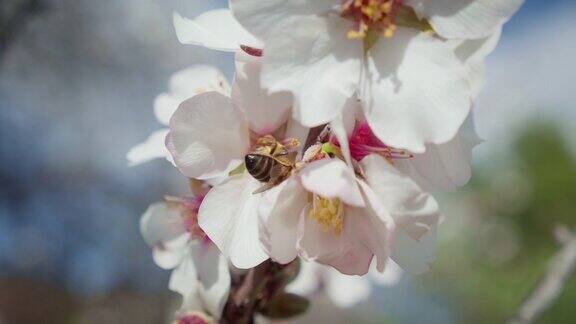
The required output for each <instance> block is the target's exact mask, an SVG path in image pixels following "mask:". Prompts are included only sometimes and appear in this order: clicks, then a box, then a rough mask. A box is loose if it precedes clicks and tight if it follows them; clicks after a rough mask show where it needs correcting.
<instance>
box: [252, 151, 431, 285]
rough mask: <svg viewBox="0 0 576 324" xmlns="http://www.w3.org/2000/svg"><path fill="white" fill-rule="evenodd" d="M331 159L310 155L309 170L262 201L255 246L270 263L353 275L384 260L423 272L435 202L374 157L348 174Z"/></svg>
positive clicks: (328, 153) (381, 264) (428, 254)
mask: <svg viewBox="0 0 576 324" xmlns="http://www.w3.org/2000/svg"><path fill="white" fill-rule="evenodd" d="M310 151H313V152H312V153H311V152H310ZM338 154H339V153H338V150H337V148H335V147H334V146H333V145H331V144H330V143H325V144H322V145H321V148H315V147H311V148H310V149H309V150H308V151H307V152H306V155H305V157H309V158H310V159H309V161H311V162H309V163H307V164H306V165H305V166H304V167H302V168H301V169H300V170H299V171H298V172H297V173H296V175H295V176H292V177H291V178H289V179H288V180H286V181H285V182H284V183H283V184H282V186H279V187H278V188H275V189H274V190H271V191H270V192H269V193H266V194H265V199H266V200H267V201H268V204H267V205H268V206H269V207H267V208H261V209H260V217H261V219H262V222H263V223H264V225H263V227H264V229H265V230H263V231H261V238H262V241H263V243H264V245H265V247H266V249H267V251H268V253H269V255H270V257H271V258H272V259H273V260H274V261H276V262H279V263H288V262H291V261H292V260H293V259H294V258H296V257H297V256H301V257H302V258H304V259H305V260H309V261H316V262H319V263H322V264H326V265H330V266H332V267H334V268H336V269H337V270H339V271H340V272H342V273H344V274H356V275H363V274H365V273H367V272H368V269H369V267H370V263H371V262H372V258H373V257H374V258H375V259H376V265H377V269H378V271H383V270H384V267H385V264H386V262H387V261H388V258H389V257H391V258H392V259H393V260H394V261H396V262H397V263H398V264H399V265H400V266H401V267H402V268H403V269H405V270H406V271H408V272H411V273H422V272H424V271H426V270H428V266H429V263H430V262H432V260H433V254H434V240H435V235H434V233H435V229H436V224H437V222H438V221H439V219H440V212H439V211H438V205H437V203H436V201H435V200H434V198H432V196H430V195H429V194H427V193H425V192H423V191H422V190H421V189H420V187H419V186H418V185H417V184H416V183H415V182H414V181H412V180H411V179H410V178H409V177H408V176H406V175H404V174H402V173H401V172H400V171H398V170H397V169H396V168H395V167H394V166H393V165H392V164H391V163H390V162H389V161H387V160H386V158H384V157H383V156H381V155H378V154H370V155H368V156H366V157H364V158H363V160H362V162H361V163H360V165H359V166H358V168H360V169H356V168H355V169H356V170H355V169H352V168H350V167H349V166H348V165H347V164H346V163H345V162H344V161H343V160H342V159H340V158H336V157H332V156H334V155H338Z"/></svg>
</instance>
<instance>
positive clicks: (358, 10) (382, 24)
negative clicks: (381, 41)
mask: <svg viewBox="0 0 576 324" xmlns="http://www.w3.org/2000/svg"><path fill="white" fill-rule="evenodd" d="M401 5H402V0H344V1H343V2H342V12H341V15H342V17H344V18H348V19H351V20H353V21H354V22H355V28H354V29H353V30H350V31H349V32H348V35H347V36H348V38H350V39H365V38H366V37H367V36H368V33H369V31H370V30H377V31H381V32H382V33H383V35H384V36H385V37H388V38H389V37H392V36H394V32H395V31H396V22H395V18H396V14H397V12H398V9H399V8H400V6H401Z"/></svg>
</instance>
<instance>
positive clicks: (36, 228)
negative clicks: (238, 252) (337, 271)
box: [0, 0, 576, 324]
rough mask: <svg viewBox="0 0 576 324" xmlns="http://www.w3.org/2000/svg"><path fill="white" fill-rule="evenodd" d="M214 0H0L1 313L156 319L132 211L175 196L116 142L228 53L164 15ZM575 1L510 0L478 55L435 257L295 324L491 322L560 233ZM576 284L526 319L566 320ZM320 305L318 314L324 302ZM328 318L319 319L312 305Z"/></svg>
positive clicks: (572, 131) (163, 290)
mask: <svg viewBox="0 0 576 324" xmlns="http://www.w3.org/2000/svg"><path fill="white" fill-rule="evenodd" d="M225 5H226V3H225V1H222V0H220V1H216V0H204V1H202V0H108V1H91V0H1V1H0V323H1V324H8V323H39V322H42V323H165V322H166V320H167V318H169V316H170V311H169V309H170V306H171V305H172V303H173V297H174V296H173V295H172V294H171V293H170V292H169V291H168V290H167V279H168V275H169V273H168V272H166V271H163V270H160V269H159V268H157V267H156V266H155V265H154V263H153V261H152V258H151V255H150V251H149V249H148V247H147V246H146V245H145V243H144V242H143V240H142V239H141V237H140V235H139V231H138V221H139V217H140V214H141V213H142V212H143V211H144V210H145V209H146V207H147V206H148V204H150V203H151V202H154V201H157V200H159V199H161V198H162V197H163V195H164V194H166V193H168V194H178V193H182V192H184V190H185V186H186V183H185V180H184V179H183V178H182V177H180V176H179V175H178V173H177V171H176V170H174V169H173V168H171V167H170V166H169V164H167V162H165V161H161V160H158V161H154V162H152V163H148V164H145V165H141V166H137V167H133V168H128V167H127V166H126V160H125V154H126V152H127V151H128V149H129V148H130V147H131V146H133V145H135V144H137V143H139V142H141V141H142V140H144V139H145V138H146V137H147V136H148V135H149V134H150V133H151V132H152V131H153V130H156V129H158V128H159V127H160V125H159V124H158V122H157V121H156V120H155V118H154V114H153V112H152V103H153V100H154V97H155V96H156V95H157V94H159V93H160V92H162V91H164V90H165V89H166V81H167V80H168V78H169V76H170V75H171V74H172V73H174V72H176V71H178V70H180V69H182V68H184V67H187V66H188V65H190V64H193V63H211V64H214V65H216V66H218V67H219V68H221V69H222V71H224V72H225V73H226V74H227V75H228V76H229V77H230V76H231V74H232V60H231V57H229V56H228V55H227V54H217V53H214V52H210V51H207V50H204V49H201V48H196V47H191V46H184V45H180V44H179V43H178V41H177V40H176V37H175V35H174V31H173V27H172V22H171V17H172V12H173V11H178V12H180V13H182V14H183V15H185V16H188V17H193V16H195V15H197V14H198V13H200V12H202V11H204V10H206V9H209V8H214V7H223V6H225ZM575 30H576V2H574V1H571V0H548V1H538V0H527V1H526V3H525V5H524V7H523V8H522V9H521V10H520V11H519V12H518V14H517V15H516V16H515V17H514V18H513V19H512V21H510V22H509V23H508V24H507V25H506V27H505V30H504V34H503V37H502V41H501V43H500V46H499V47H498V48H497V49H496V51H495V52H494V53H493V54H492V55H491V56H490V58H489V59H488V62H487V65H488V82H487V86H486V88H485V89H484V91H483V93H482V95H481V98H480V100H479V102H478V105H477V106H476V107H475V112H476V124H477V128H478V131H479V133H480V135H481V136H482V137H483V138H484V139H485V140H486V142H485V143H484V144H482V145H481V146H480V147H479V148H478V149H477V150H476V152H475V159H474V178H473V180H472V181H471V183H470V184H469V185H468V186H467V187H465V188H464V189H462V190H460V191H459V192H457V193H451V194H445V195H442V196H441V197H440V200H441V206H442V207H443V210H444V213H445V214H446V220H445V222H444V224H443V226H442V227H441V231H440V246H439V250H438V252H439V253H438V260H437V262H436V263H435V264H434V268H433V270H432V271H431V272H430V273H429V274H427V275H425V276H422V277H419V278H408V277H406V276H404V277H403V279H402V280H401V282H400V283H399V284H398V285H396V286H394V287H387V288H375V291H374V294H373V298H371V299H369V300H368V301H365V302H363V303H361V304H359V305H358V306H356V307H354V308H352V309H343V310H334V309H333V307H332V306H331V305H330V304H329V302H328V301H327V300H326V299H323V298H319V299H318V300H317V301H316V300H315V301H314V305H315V306H314V309H313V310H312V312H311V313H310V314H309V315H307V316H306V317H304V318H302V319H301V320H299V321H300V322H306V321H312V320H316V321H318V319H324V321H327V322H332V323H347V322H351V321H354V322H357V323H443V324H444V323H447V324H450V323H464V322H465V323H498V322H503V321H504V320H505V319H507V318H509V317H510V316H511V315H512V314H514V312H515V310H516V309H517V307H518V305H519V303H520V302H521V301H522V299H523V297H524V296H525V295H526V294H527V293H528V292H529V291H530V290H531V289H532V287H533V286H534V284H535V283H536V281H537V280H538V279H539V277H540V276H541V274H542V273H543V271H544V270H545V269H546V267H547V263H548V261H549V260H550V258H551V256H552V255H553V254H554V253H555V252H556V251H557V250H558V249H559V245H558V243H557V242H556V240H555V238H554V235H553V231H554V228H555V227H556V226H558V225H565V226H567V227H568V228H571V229H576V155H575V154H576V109H574V107H573V105H574V103H573V102H574V100H573V98H572V97H573V95H574V94H575V93H576V83H574V81H573V77H574V76H575V75H576V61H574V58H575V57H576V42H575V38H574V34H573V33H574V31H575ZM575 302H576V278H570V279H569V281H568V284H567V286H566V289H565V290H564V292H563V294H562V295H561V296H560V298H559V299H558V300H557V302H556V303H555V304H554V306H553V307H552V308H551V309H550V310H549V311H547V312H546V313H545V314H544V316H543V317H542V318H541V319H540V322H541V323H574V319H575V318H576V308H575V307H574V303H575ZM326 309H331V311H330V312H326ZM328 313H329V314H331V315H332V316H334V317H322V314H324V316H326V314H328Z"/></svg>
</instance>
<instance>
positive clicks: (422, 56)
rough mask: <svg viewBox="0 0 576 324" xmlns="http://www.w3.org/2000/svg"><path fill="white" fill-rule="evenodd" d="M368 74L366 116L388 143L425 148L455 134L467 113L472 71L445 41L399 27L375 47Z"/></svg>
mask: <svg viewBox="0 0 576 324" xmlns="http://www.w3.org/2000/svg"><path fill="white" fill-rule="evenodd" d="M368 73H369V78H370V89H369V91H368V93H367V95H370V96H371V97H368V98H365V99H367V102H366V104H364V105H363V107H364V110H365V115H366V120H367V121H368V123H369V124H370V127H371V128H372V131H373V132H374V134H376V136H378V137H379V138H380V139H381V140H382V141H383V142H384V143H386V144H387V145H389V146H392V147H395V148H401V149H407V150H409V151H411V152H415V153H422V152H423V151H424V149H425V146H424V145H425V144H426V143H435V144H441V143H444V142H447V141H449V140H450V139H451V138H452V137H454V135H456V132H457V131H458V128H460V125H462V123H463V122H464V119H466V116H468V113H469V111H470V107H471V99H472V98H471V90H470V88H469V84H468V74H467V70H466V68H465V66H464V64H463V63H462V62H461V61H460V60H459V59H458V58H457V57H456V55H455V54H454V52H453V50H452V47H451V46H449V44H447V43H446V42H445V41H442V40H440V39H437V38H434V37H431V36H429V35H427V34H424V33H419V32H417V31H415V30H410V29H407V28H398V30H397V31H396V33H395V35H394V37H393V38H392V39H380V40H379V41H378V42H377V43H376V44H375V45H374V46H373V47H372V49H370V51H369V55H368Z"/></svg>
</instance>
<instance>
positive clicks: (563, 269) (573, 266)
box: [508, 227, 576, 324]
mask: <svg viewBox="0 0 576 324" xmlns="http://www.w3.org/2000/svg"><path fill="white" fill-rule="evenodd" d="M556 238H557V240H558V241H559V242H560V243H561V244H562V247H561V248H560V250H559V251H558V252H556V254H554V256H552V259H551V260H550V263H549V264H548V269H547V270H546V272H545V273H544V275H543V276H542V278H541V279H540V280H539V281H538V283H537V284H536V286H535V288H534V289H533V290H532V292H531V293H530V294H529V295H528V296H527V297H526V298H525V300H524V302H523V303H522V304H521V305H520V308H519V309H518V311H517V313H516V315H515V316H514V318H512V319H511V320H509V321H508V324H526V323H533V322H534V321H536V320H537V319H538V318H539V317H540V316H541V315H542V314H543V313H544V312H545V311H546V310H548V309H549V308H550V307H551V306H552V305H554V302H555V301H556V299H558V297H559V296H560V294H561V293H562V291H563V290H564V286H565V285H566V281H567V280H568V279H569V278H570V277H571V276H572V275H573V274H574V272H575V271H576V235H574V234H573V233H571V232H570V231H569V230H568V229H566V228H565V227H559V228H558V229H557V230H556Z"/></svg>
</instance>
